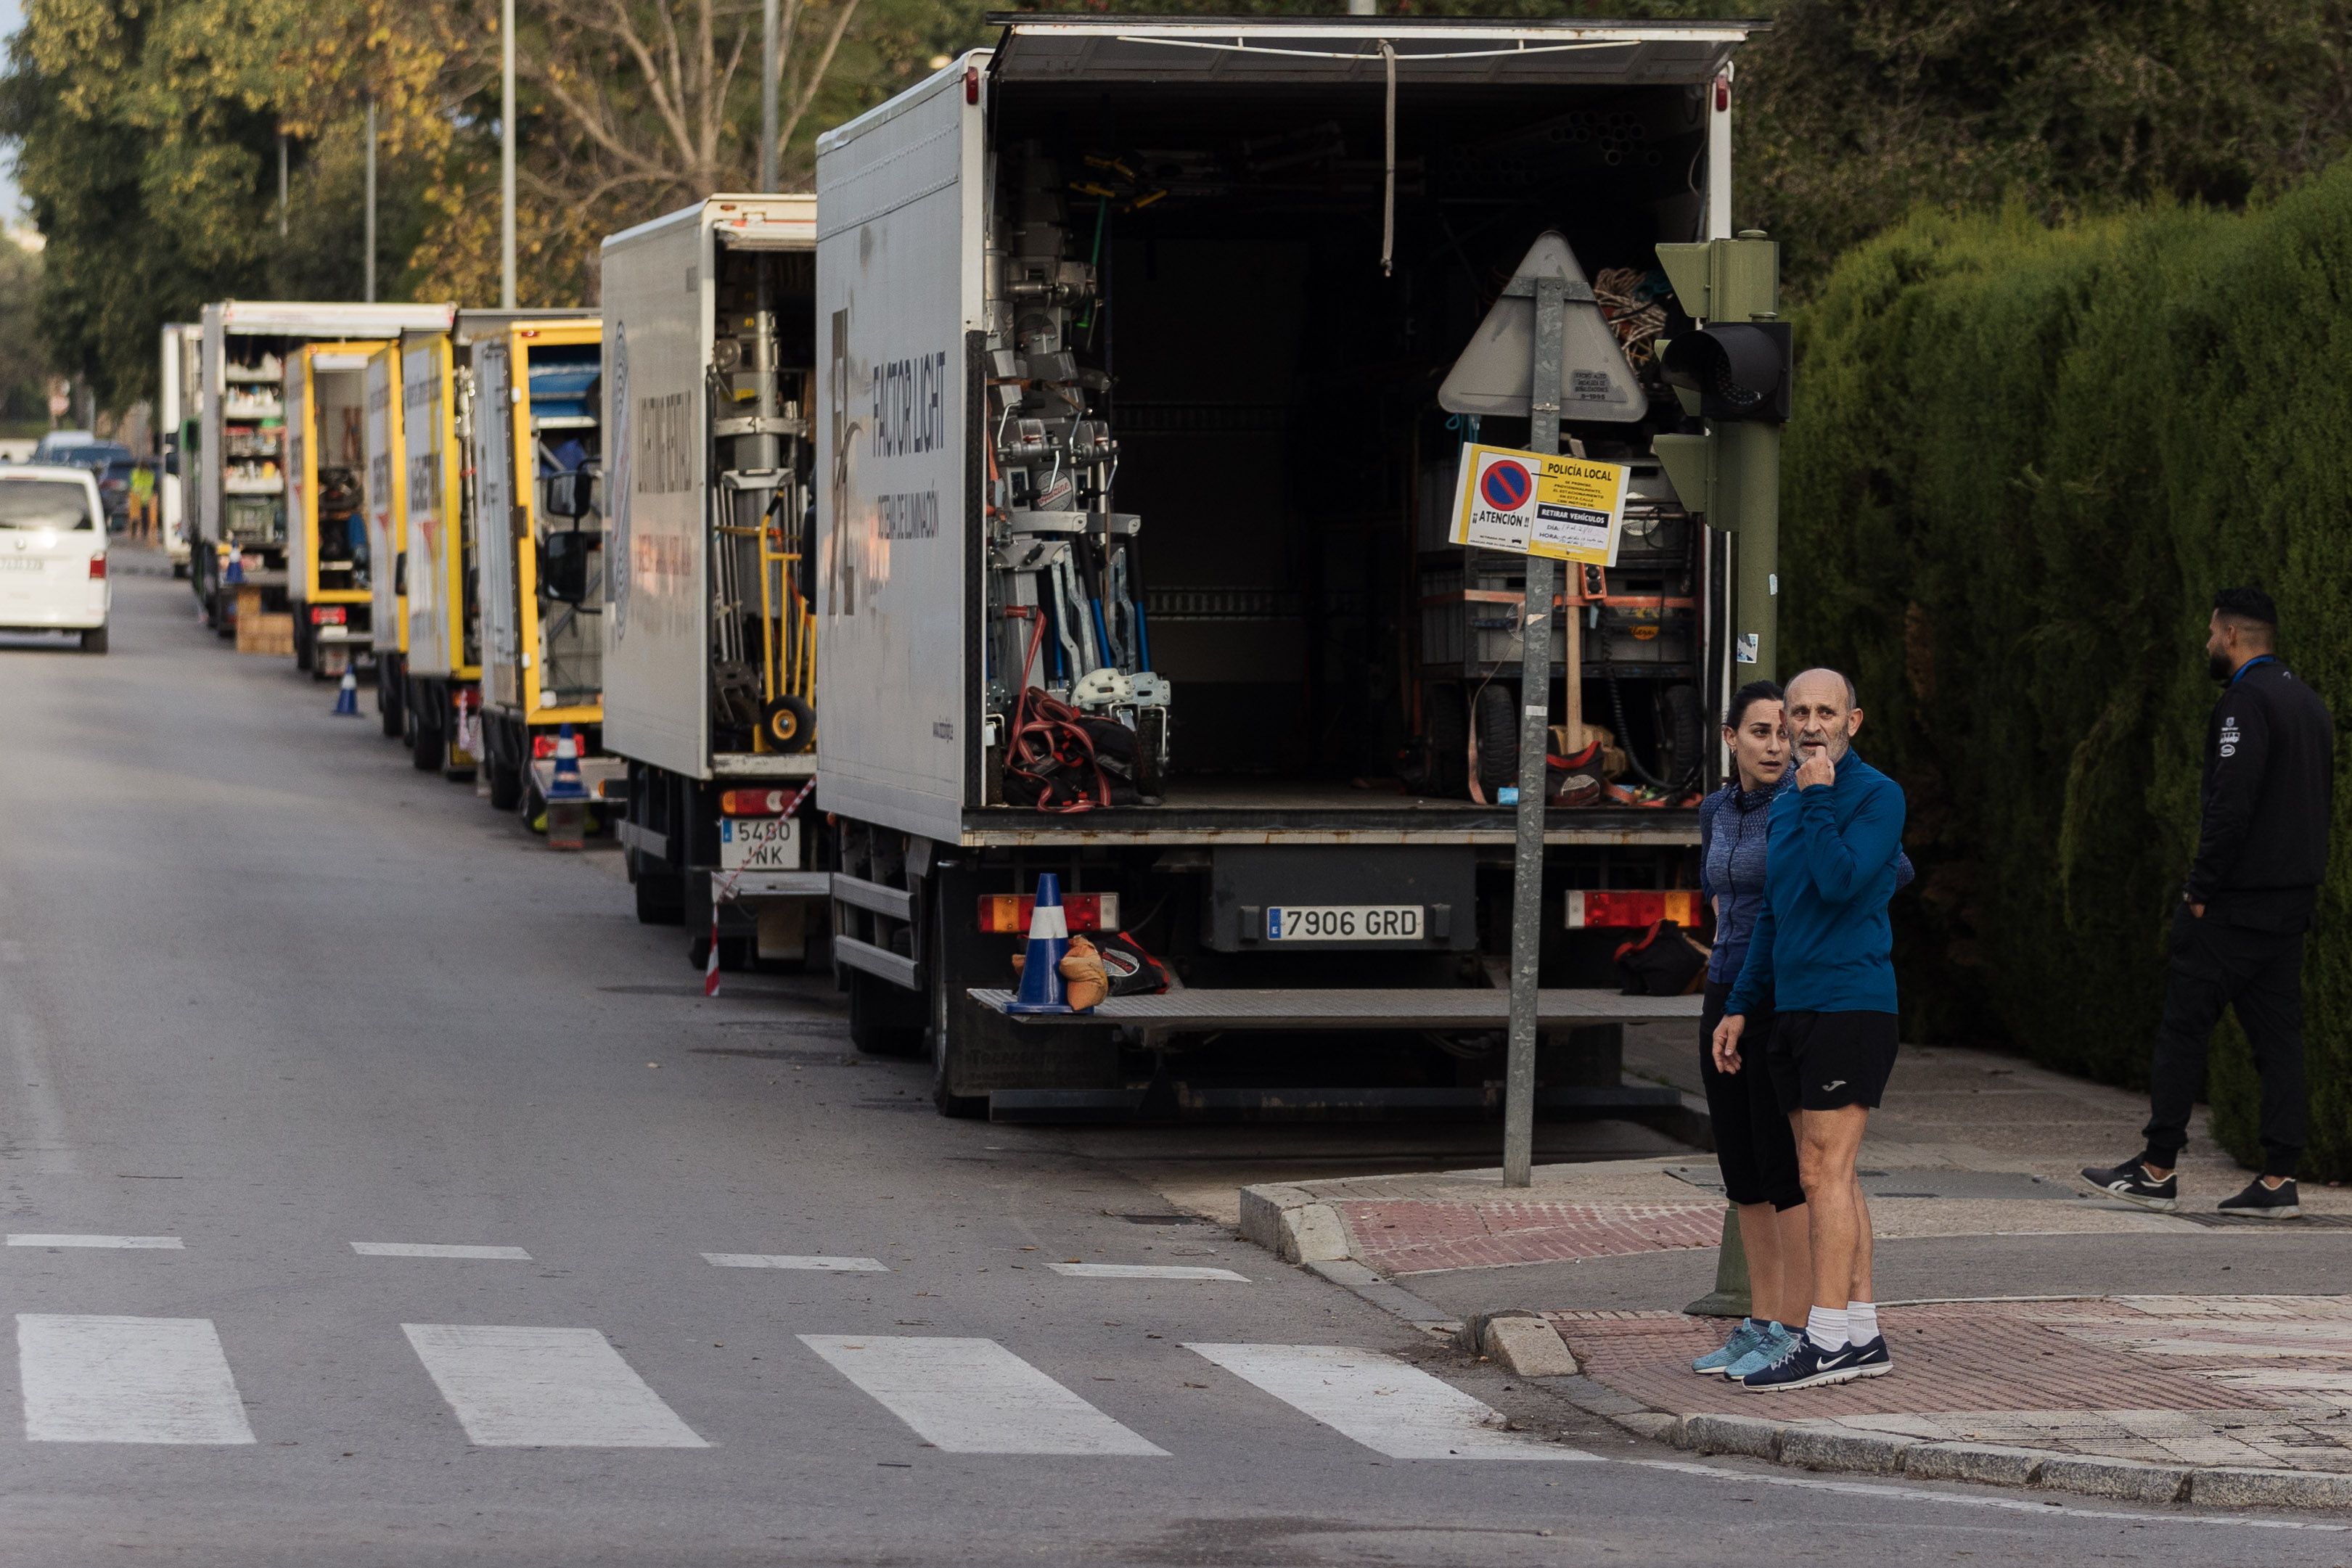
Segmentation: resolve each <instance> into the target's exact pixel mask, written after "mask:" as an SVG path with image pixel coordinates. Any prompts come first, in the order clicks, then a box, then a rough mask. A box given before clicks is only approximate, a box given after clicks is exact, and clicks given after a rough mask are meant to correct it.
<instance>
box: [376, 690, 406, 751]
mask: <svg viewBox="0 0 2352 1568" xmlns="http://www.w3.org/2000/svg"><path fill="white" fill-rule="evenodd" d="M375 716H376V722H377V723H378V724H380V725H382V726H383V733H384V737H385V738H386V739H388V740H398V739H399V738H401V727H400V683H399V682H398V681H397V680H393V679H380V680H378V681H377V682H376V684H375Z"/></svg>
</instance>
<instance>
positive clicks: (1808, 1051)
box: [1765, 1012, 1896, 1111]
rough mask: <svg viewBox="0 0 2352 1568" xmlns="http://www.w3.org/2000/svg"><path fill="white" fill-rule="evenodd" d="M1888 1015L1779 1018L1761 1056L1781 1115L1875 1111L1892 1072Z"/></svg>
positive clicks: (1891, 1027)
mask: <svg viewBox="0 0 2352 1568" xmlns="http://www.w3.org/2000/svg"><path fill="white" fill-rule="evenodd" d="M1895 1030H1896V1025H1895V1015H1894V1014H1893V1013H1868V1012H1855V1013H1806V1012H1799V1013H1782V1014H1781V1015H1780V1022H1779V1023H1778V1024H1777V1025H1776V1026H1775V1027H1774V1029H1773V1030H1772V1043H1771V1045H1770V1046H1769V1048H1768V1049H1767V1051H1766V1052H1765V1061H1768V1062H1769V1063H1770V1064H1771V1068H1772V1087H1773V1089H1774V1090H1775V1091H1777V1092H1779V1094H1780V1108H1781V1109H1782V1110H1784V1111H1799V1110H1803V1111H1842V1110H1843V1109H1845V1108H1846V1107H1847V1106H1848V1105H1866V1106H1868V1107H1869V1108H1870V1109H1872V1110H1874V1111H1875V1110H1876V1109H1878V1101H1879V1097H1880V1096H1881V1095H1883V1094H1885V1092H1886V1080H1887V1078H1888V1076H1889V1075H1890V1074H1892V1073H1893V1072H1894V1071H1895Z"/></svg>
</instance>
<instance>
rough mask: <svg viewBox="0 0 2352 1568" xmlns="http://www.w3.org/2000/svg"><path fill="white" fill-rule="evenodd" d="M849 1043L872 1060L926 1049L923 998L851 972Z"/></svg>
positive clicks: (863, 974)
mask: <svg viewBox="0 0 2352 1568" xmlns="http://www.w3.org/2000/svg"><path fill="white" fill-rule="evenodd" d="M849 1043H850V1044H852V1045H854V1046H856V1048H857V1049H858V1050H859V1051H864V1052H865V1053H866V1055H868V1056H913V1055H914V1054H916V1053H917V1052H918V1051H921V1050H922V1048H923V998H920V997H919V996H917V995H915V993H914V992H912V991H908V990H903V989H901V988H898V987H897V986H894V985H892V984H891V983H890V982H889V981H887V980H886V979H884V978H883V977H881V976H879V975H869V974H866V973H865V972H864V971H863V970H860V969H852V970H850V971H849Z"/></svg>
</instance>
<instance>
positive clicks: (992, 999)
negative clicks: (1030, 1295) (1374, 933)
mask: <svg viewBox="0 0 2352 1568" xmlns="http://www.w3.org/2000/svg"><path fill="white" fill-rule="evenodd" d="M1536 997H1537V1006H1536V1022H1537V1024H1538V1026H1539V1027H1541V1028H1544V1029H1582V1028H1591V1027H1593V1026H1596V1025H1601V1024H1620V1023H1691V1024H1696V1023H1697V1022H1698V1020H1699V1006H1700V998H1697V997H1627V996H1620V995H1619V994H1618V993H1617V992H1615V991H1604V990H1586V989H1559V990H1545V991H1538V992H1537V993H1536ZM971 998H972V1000H974V1001H976V1002H978V1003H979V1004H980V1005H981V1006H982V1007H984V1008H987V1009H990V1010H991V1011H992V1012H1000V1013H1002V1012H1004V1011H1005V1006H1006V1004H1007V1003H1009V1002H1010V1001H1012V999H1013V992H1012V991H1010V990H998V989H982V988H975V989H973V991H972V992H971ZM1510 1008H1511V998H1510V994H1509V993H1508V992H1507V991H1483V990H1482V991H1473V990H1443V991H1441V990H1425V989H1402V988H1399V989H1371V990H1328V991H1310V990H1181V991H1166V992H1163V993H1161V994H1160V995H1159V996H1156V997H1112V998H1108V1000H1106V1001H1104V1002H1103V1003H1102V1005H1100V1006H1099V1007H1097V1008H1096V1009H1094V1010H1093V1011H1092V1012H1086V1013H1013V1014H1007V1016H1008V1017H1011V1018H1013V1019H1016V1020H1017V1021H1018V1022H1020V1023H1023V1024H1026V1025H1044V1026H1050V1025H1054V1024H1105V1023H1109V1024H1126V1025H1129V1026H1131V1027H1133V1028H1137V1029H1152V1030H1166V1031H1176V1032H1185V1033H1190V1032H1192V1031H1195V1030H1232V1029H1267V1030H1294V1029H1354V1030H1365V1029H1413V1030H1423V1029H1502V1028H1504V1027H1506V1026H1507V1024H1508V1023H1509V1022H1510Z"/></svg>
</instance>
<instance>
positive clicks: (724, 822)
mask: <svg viewBox="0 0 2352 1568" xmlns="http://www.w3.org/2000/svg"><path fill="white" fill-rule="evenodd" d="M800 868H801V825H800V820H799V819H798V818H796V817H721V818H720V819H719V870H721V871H798V870H800Z"/></svg>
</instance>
